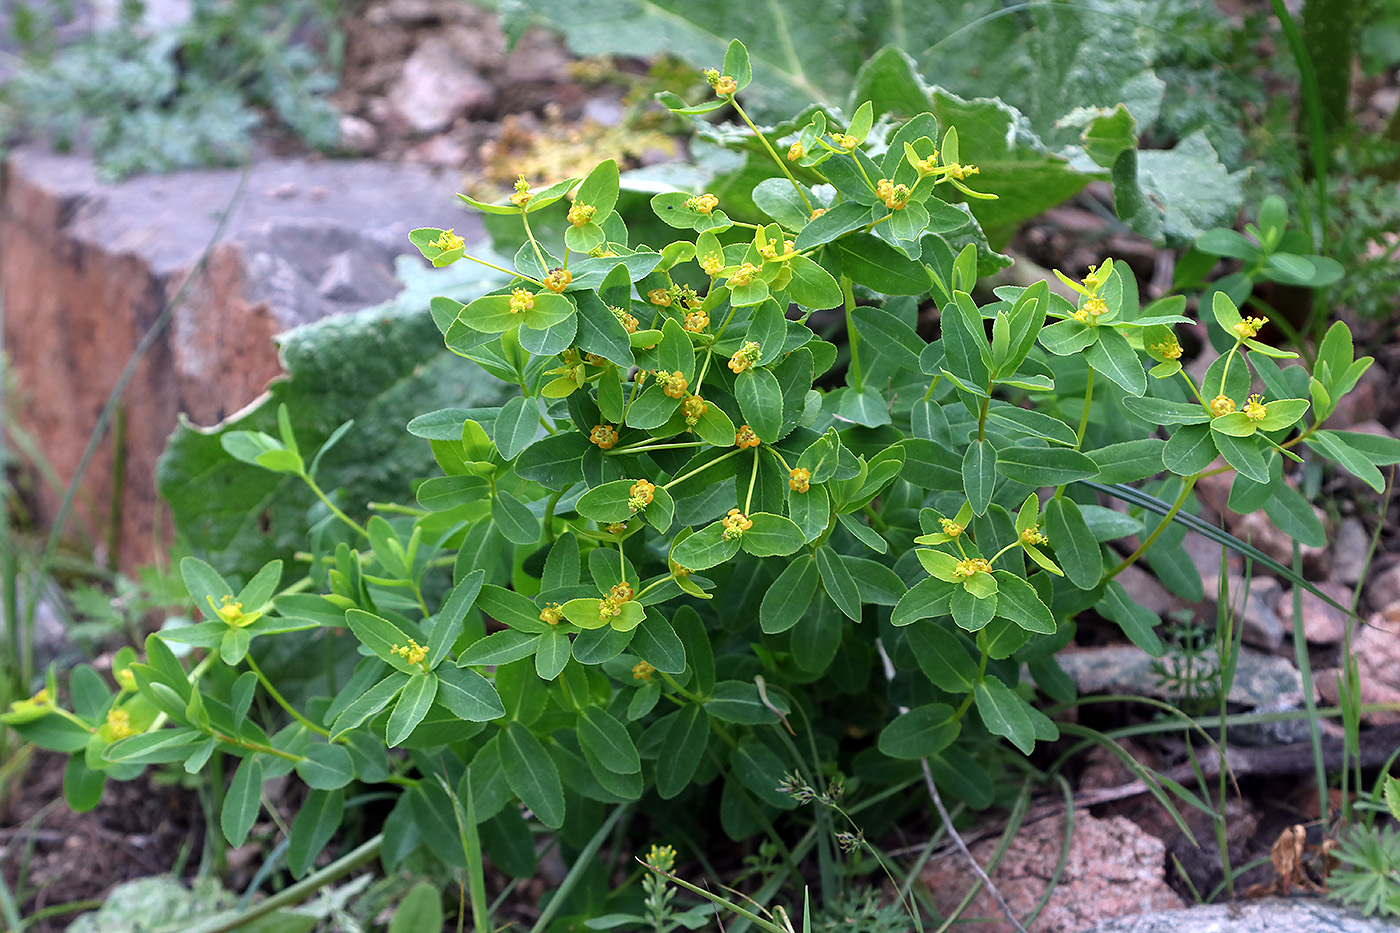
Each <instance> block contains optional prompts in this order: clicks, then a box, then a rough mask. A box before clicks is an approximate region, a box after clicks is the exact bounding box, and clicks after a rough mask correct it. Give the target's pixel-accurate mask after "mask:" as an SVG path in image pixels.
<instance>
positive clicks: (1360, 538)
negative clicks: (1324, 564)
mask: <svg viewBox="0 0 1400 933" xmlns="http://www.w3.org/2000/svg"><path fill="white" fill-rule="evenodd" d="M1370 550H1371V536H1370V535H1369V534H1367V533H1366V526H1365V525H1363V524H1361V520H1360V519H1358V518H1348V519H1347V520H1346V521H1344V522H1342V524H1341V526H1340V527H1339V528H1338V529H1337V533H1336V534H1335V535H1334V536H1333V538H1332V579H1333V580H1336V581H1337V582H1338V583H1351V584H1354V583H1356V582H1358V581H1359V580H1360V579H1361V571H1362V568H1363V567H1364V566H1365V564H1366V555H1367V553H1369V552H1370Z"/></svg>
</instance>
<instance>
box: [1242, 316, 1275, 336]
mask: <svg viewBox="0 0 1400 933" xmlns="http://www.w3.org/2000/svg"><path fill="white" fill-rule="evenodd" d="M1267 323H1269V319H1268V318H1263V317H1247V318H1244V319H1243V320H1241V321H1240V322H1239V323H1238V324H1236V325H1235V334H1236V335H1238V336H1239V338H1240V339H1241V340H1249V339H1251V338H1253V337H1258V336H1259V328H1261V327H1263V326H1264V325H1265V324H1267Z"/></svg>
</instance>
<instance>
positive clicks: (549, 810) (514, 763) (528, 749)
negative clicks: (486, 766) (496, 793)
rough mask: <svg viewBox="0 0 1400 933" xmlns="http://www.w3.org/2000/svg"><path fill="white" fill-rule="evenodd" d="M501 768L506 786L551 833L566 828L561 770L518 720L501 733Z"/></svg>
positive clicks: (538, 741) (507, 725)
mask: <svg viewBox="0 0 1400 933" xmlns="http://www.w3.org/2000/svg"><path fill="white" fill-rule="evenodd" d="M499 744H500V752H501V768H502V769H503V770H504V771H505V774H506V783H507V784H508V785H509V786H510V789H511V791H512V792H513V793H514V794H515V795H516V796H517V797H519V798H520V800H521V802H523V803H524V804H525V806H527V807H529V808H530V809H531V810H533V811H534V814H535V816H536V817H538V818H539V821H540V822H541V823H543V824H544V825H546V826H548V827H549V828H550V829H558V828H559V827H560V826H563V825H564V787H563V785H562V784H560V782H559V769H558V768H556V767H555V766H554V760H553V759H552V758H550V757H549V753H548V752H546V751H545V749H544V746H543V745H541V744H540V740H539V739H537V738H535V736H534V734H533V733H532V732H530V730H529V729H528V728H526V727H525V726H524V725H522V724H521V723H520V722H518V721H516V720H511V721H510V722H508V723H506V726H505V729H503V730H502V731H501V733H500V743H499Z"/></svg>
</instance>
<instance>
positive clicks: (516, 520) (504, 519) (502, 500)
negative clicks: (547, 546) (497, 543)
mask: <svg viewBox="0 0 1400 933" xmlns="http://www.w3.org/2000/svg"><path fill="white" fill-rule="evenodd" d="M491 520H492V521H493V522H495V523H496V527H497V528H498V529H500V532H501V535H502V536H503V537H505V539H506V540H507V541H509V542H510V543H512V544H522V545H523V544H534V543H535V542H536V541H538V540H539V538H540V521H539V519H537V518H535V514H534V513H533V512H531V511H530V509H529V507H528V506H526V505H525V503H523V502H521V501H520V500H519V499H517V498H515V496H513V495H511V494H510V493H508V492H506V491H505V490H504V489H497V490H496V496H495V498H494V499H492V500H491Z"/></svg>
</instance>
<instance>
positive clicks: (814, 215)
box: [807, 207, 826, 223]
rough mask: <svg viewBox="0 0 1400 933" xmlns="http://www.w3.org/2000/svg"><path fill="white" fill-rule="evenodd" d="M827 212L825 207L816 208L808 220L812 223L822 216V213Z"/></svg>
mask: <svg viewBox="0 0 1400 933" xmlns="http://www.w3.org/2000/svg"><path fill="white" fill-rule="evenodd" d="M825 213H826V208H824V207H818V208H815V209H814V210H813V211H812V216H811V217H808V218H807V222H808V223H811V222H812V221H814V220H816V219H817V218H818V217H820V216H821V215H823V214H825Z"/></svg>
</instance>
